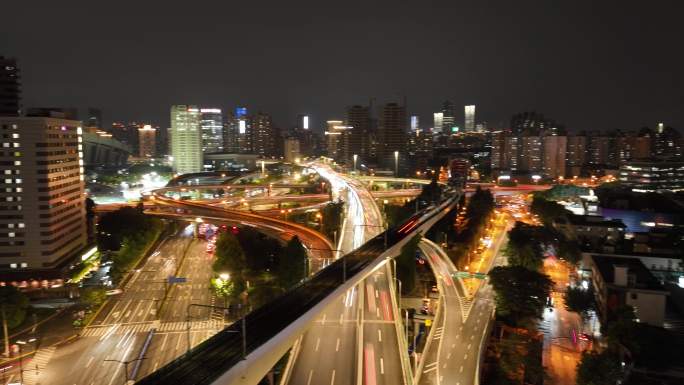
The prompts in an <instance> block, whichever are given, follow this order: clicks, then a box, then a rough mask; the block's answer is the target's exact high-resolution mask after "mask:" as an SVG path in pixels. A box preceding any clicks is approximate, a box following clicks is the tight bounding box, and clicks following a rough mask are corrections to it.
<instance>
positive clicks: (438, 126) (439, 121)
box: [432, 112, 444, 134]
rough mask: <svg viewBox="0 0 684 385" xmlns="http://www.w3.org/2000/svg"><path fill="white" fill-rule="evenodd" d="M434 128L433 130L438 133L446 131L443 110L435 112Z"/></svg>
mask: <svg viewBox="0 0 684 385" xmlns="http://www.w3.org/2000/svg"><path fill="white" fill-rule="evenodd" d="M432 119H433V120H432V121H433V123H432V124H433V129H432V132H434V133H436V134H441V133H442V132H443V131H444V114H443V113H441V112H435V113H434V114H433V118H432Z"/></svg>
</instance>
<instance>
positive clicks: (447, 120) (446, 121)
mask: <svg viewBox="0 0 684 385" xmlns="http://www.w3.org/2000/svg"><path fill="white" fill-rule="evenodd" d="M454 127H456V105H455V104H454V103H453V102H452V101H450V100H447V101H445V102H444V103H442V129H443V131H446V132H449V133H453V132H456V131H457V130H454Z"/></svg>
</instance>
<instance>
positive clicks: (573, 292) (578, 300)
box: [563, 287, 596, 320]
mask: <svg viewBox="0 0 684 385" xmlns="http://www.w3.org/2000/svg"><path fill="white" fill-rule="evenodd" d="M563 300H564V301H565V309H566V310H568V311H572V312H575V313H578V314H579V315H580V316H581V317H582V319H584V320H586V319H587V318H589V312H590V311H592V310H594V309H595V308H596V304H595V300H594V291H593V290H591V289H589V290H585V289H583V288H581V287H568V288H567V290H566V291H565V294H563Z"/></svg>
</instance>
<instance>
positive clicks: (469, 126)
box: [463, 105, 475, 132]
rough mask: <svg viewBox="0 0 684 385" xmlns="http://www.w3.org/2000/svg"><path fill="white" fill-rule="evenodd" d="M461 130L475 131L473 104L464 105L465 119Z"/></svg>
mask: <svg viewBox="0 0 684 385" xmlns="http://www.w3.org/2000/svg"><path fill="white" fill-rule="evenodd" d="M463 130H464V131H465V132H473V131H475V106H474V105H470V106H465V119H464V121H463Z"/></svg>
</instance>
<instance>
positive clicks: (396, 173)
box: [394, 151, 399, 177]
mask: <svg viewBox="0 0 684 385" xmlns="http://www.w3.org/2000/svg"><path fill="white" fill-rule="evenodd" d="M394 176H395V177H397V176H399V151H394Z"/></svg>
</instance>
